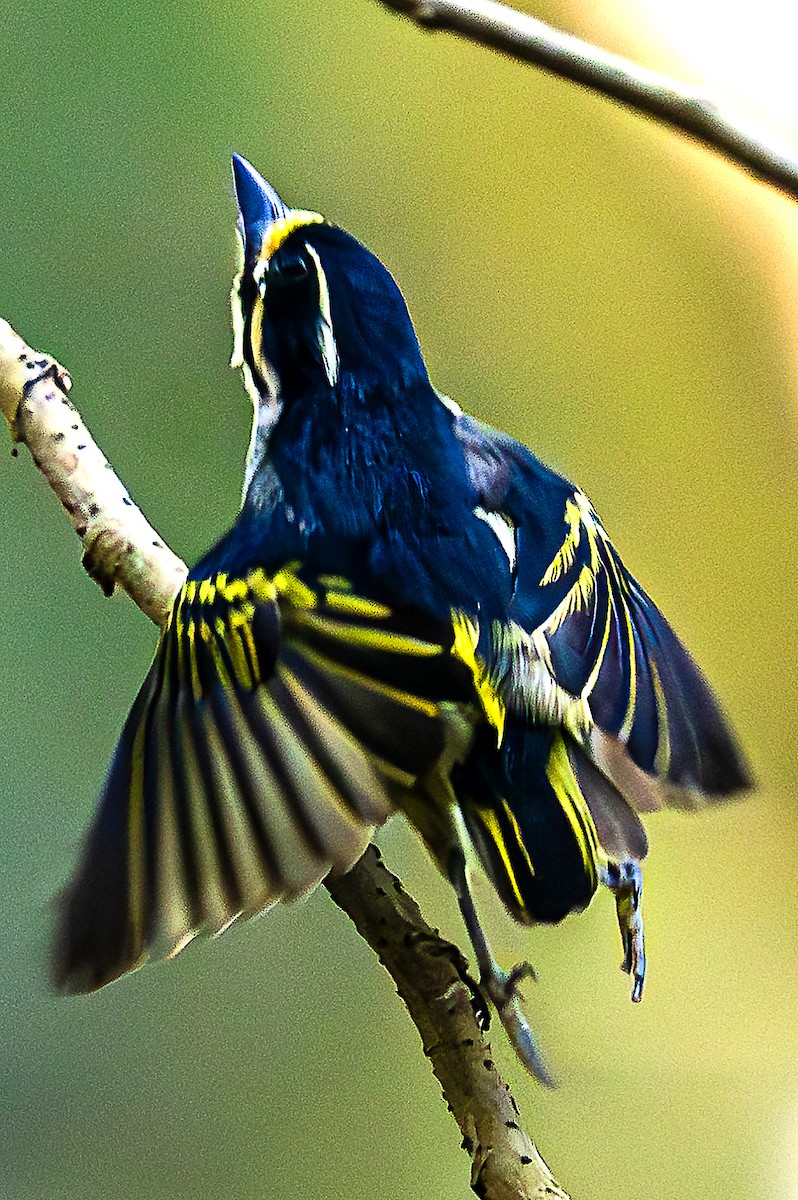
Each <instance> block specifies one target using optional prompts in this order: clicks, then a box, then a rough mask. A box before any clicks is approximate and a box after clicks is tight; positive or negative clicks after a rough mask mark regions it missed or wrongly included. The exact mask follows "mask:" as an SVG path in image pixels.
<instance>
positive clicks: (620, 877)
mask: <svg viewBox="0 0 798 1200" xmlns="http://www.w3.org/2000/svg"><path fill="white" fill-rule="evenodd" d="M601 882H602V883H603V884H604V886H605V887H606V888H609V890H610V891H611V892H612V893H613V895H614V896H615V909H616V912H617V915H618V927H619V929H620V931H621V942H622V943H623V962H622V963H621V970H622V971H625V972H626V974H627V975H631V977H632V1000H633V1002H634V1003H635V1004H637V1003H638V1002H639V1001H640V1000H642V998H643V984H644V983H645V978H646V947H645V940H644V937H643V914H642V911H641V907H640V901H641V898H642V894H643V873H642V871H641V870H640V864H639V863H638V862H636V861H635V860H634V859H627V860H626V861H625V862H620V863H618V862H608V863H607V865H606V866H605V867H603V868H602V870H601Z"/></svg>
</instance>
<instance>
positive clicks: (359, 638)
mask: <svg viewBox="0 0 798 1200" xmlns="http://www.w3.org/2000/svg"><path fill="white" fill-rule="evenodd" d="M291 623H292V624H298V625H304V626H305V627H306V628H308V629H316V630H318V632H319V633H323V634H325V635H326V636H327V637H330V638H334V639H336V640H337V641H340V642H348V643H349V644H350V645H353V646H366V647H368V648H369V649H370V650H387V651H390V652H391V653H394V654H412V655H417V656H419V657H422V658H423V657H427V658H431V657H433V656H434V655H436V654H440V652H441V648H440V646H439V645H438V644H437V643H435V642H424V641H422V640H421V639H420V638H414V637H408V636H406V635H404V634H400V633H391V632H389V631H387V630H382V629H368V628H364V627H363V626H359V625H347V624H344V623H343V622H341V621H336V620H335V619H334V618H331V617H323V616H321V614H319V613H311V612H303V611H300V612H296V613H292V616H291Z"/></svg>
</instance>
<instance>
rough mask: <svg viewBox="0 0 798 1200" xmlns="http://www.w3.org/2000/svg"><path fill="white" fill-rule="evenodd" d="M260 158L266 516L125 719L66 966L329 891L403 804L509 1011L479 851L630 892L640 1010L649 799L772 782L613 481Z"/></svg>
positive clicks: (556, 884) (194, 592)
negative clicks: (734, 729) (523, 434)
mask: <svg viewBox="0 0 798 1200" xmlns="http://www.w3.org/2000/svg"><path fill="white" fill-rule="evenodd" d="M234 173H235V180H236V189H237V194H238V198H239V204H240V207H241V214H240V219H239V231H240V233H241V236H242V244H243V255H242V258H243V262H242V269H241V273H240V274H239V276H238V277H237V279H236V282H235V285H234V292H233V314H234V326H235V335H236V348H235V354H234V361H235V362H236V363H237V365H239V366H240V367H241V368H242V372H243V377H244V383H245V386H246V388H247V391H248V393H249V395H250V397H251V399H252V401H253V413H254V419H253V432H252V441H251V444H250V449H249V454H248V459H247V466H246V477H245V487H244V497H243V503H242V508H241V512H240V515H239V517H238V519H237V520H236V522H235V524H234V526H233V528H232V529H231V530H230V531H229V532H228V533H227V534H226V535H225V536H224V537H223V538H222V539H221V540H220V541H219V542H218V543H217V544H216V545H215V546H214V547H213V548H212V549H211V550H210V551H209V552H208V554H207V555H205V556H204V557H203V558H202V560H201V561H200V562H199V563H197V565H196V566H195V567H194V568H193V569H192V570H191V572H190V575H189V579H188V582H187V583H186V585H185V587H184V588H183V590H182V592H181V593H180V595H179V596H178V598H177V600H176V602H175V607H174V610H173V612H172V614H171V616H170V619H169V623H168V625H167V627H166V628H165V629H164V631H163V635H162V638H161V643H160V646H159V649H158V653H157V655H156V658H155V662H154V664H153V667H152V669H151V671H150V674H149V675H148V677H147V680H146V681H145V683H144V685H143V688H142V691H141V694H140V696H139V699H138V700H137V702H136V705H135V706H134V709H133V711H132V713H131V716H130V718H129V720H128V723H127V725H126V727H125V730H124V732H123V734H122V739H121V741H120V747H119V750H118V751H117V755H116V757H115V759H114V762H113V763H112V766H111V769H110V772H109V777H108V781H107V784H106V788H105V792H104V795H103V799H102V803H101V808H100V813H99V815H98V818H97V821H96V824H95V826H94V829H93V831H92V833H91V835H90V837H89V840H88V842H87V846H86V850H85V853H84V859H83V862H82V864H81V866H80V868H79V870H78V873H77V875H76V877H75V880H74V882H73V884H72V885H71V887H70V889H69V891H68V892H67V894H66V896H65V900H64V905H63V909H62V920H61V924H60V927H59V932H58V940H57V955H56V977H57V979H58V982H59V984H60V985H61V986H63V987H66V988H70V989H73V990H91V989H92V988H95V987H99V986H101V985H102V984H104V983H106V982H108V981H109V980H111V979H113V978H115V977H116V976H118V975H120V974H122V973H123V972H125V971H126V970H129V969H131V968H132V967H134V966H135V965H137V964H138V963H139V962H140V961H143V959H144V958H145V957H146V956H147V955H150V954H159V953H160V954H164V953H166V954H169V953H174V952H176V951H177V950H178V949H180V948H181V947H182V946H183V945H184V944H185V943H186V942H187V941H188V940H190V939H191V938H192V937H193V936H195V935H196V934H197V933H200V932H213V931H219V930H221V929H222V928H225V927H226V926H227V925H228V924H229V923H230V922H231V921H233V920H235V919H236V918H237V917H239V916H247V915H249V914H251V913H253V912H257V911H259V910H260V909H262V908H264V907H265V906H267V905H268V904H270V903H273V902H274V901H276V900H278V899H281V898H286V899H287V898H291V897H293V896H296V895H299V894H302V893H303V892H305V891H307V890H309V889H310V888H312V887H313V886H315V884H317V883H318V882H319V881H320V880H321V879H323V878H324V876H325V875H326V874H327V873H328V872H329V871H330V870H331V869H333V868H334V869H338V870H343V869H346V868H347V867H348V866H350V865H351V864H352V863H353V862H354V861H355V859H356V858H357V857H358V855H359V854H360V853H361V851H362V849H363V847H364V846H365V844H366V843H367V841H368V839H369V837H370V836H371V833H372V831H373V829H374V827H375V826H376V825H378V824H380V823H381V822H382V821H384V820H385V819H386V818H387V816H388V815H389V814H390V813H391V811H392V810H394V809H395V808H397V807H399V808H401V809H403V810H404V812H405V813H406V814H407V815H408V817H409V818H410V819H411V821H412V822H413V824H414V825H415V826H416V828H417V829H418V831H419V832H420V834H421V835H422V837H423V838H424V840H425V842H426V844H427V845H428V847H429V849H430V851H431V853H432V854H433V856H434V857H435V859H436V861H437V862H438V864H439V866H440V867H441V869H442V870H443V871H444V872H445V873H446V874H447V875H449V877H450V878H451V880H452V882H453V883H454V885H455V887H456V889H457V892H458V898H459V900H460V904H461V908H462V910H463V913H464V916H465V918H466V921H467V923H468V926H469V932H470V933H471V935H472V939H473V941H474V945H475V949H476V952H477V956H478V959H479V965H480V969H481V972H482V977H483V982H484V983H485V986H486V989H487V991H488V994H489V996H490V997H491V999H493V1000H494V1002H495V1003H496V1005H497V1007H498V1009H499V1010H500V1012H502V1013H505V1012H506V1011H507V1009H508V1007H512V1006H513V1005H516V1004H517V998H516V996H515V985H514V977H513V976H506V975H504V973H503V972H501V970H500V969H499V968H498V967H497V966H496V964H495V962H494V961H493V959H492V957H491V955H490V952H489V949H488V948H487V944H486V942H485V939H484V935H483V934H482V932H481V930H480V928H479V925H478V922H477V918H476V914H475V912H474V908H473V901H472V899H471V895H470V891H469V887H468V875H467V871H466V867H465V860H466V855H467V853H469V852H470V851H471V849H473V850H475V851H476V854H477V856H478V857H479V858H480V859H481V861H482V864H483V867H484V868H485V870H486V871H487V873H488V875H489V876H490V878H491V879H492V880H493V882H494V884H495V886H496V889H497V891H498V893H499V895H500V896H501V897H502V899H503V900H504V902H505V904H506V905H507V907H508V909H509V910H510V912H511V913H512V914H513V915H514V916H515V917H516V918H518V919H519V920H522V921H525V922H535V921H557V920H560V919H561V918H562V917H564V916H565V915H566V914H567V913H568V912H571V911H575V910H578V909H580V908H583V907H584V906H585V905H586V904H587V903H588V902H589V900H590V898H591V896H592V895H593V892H594V891H595V889H596V887H597V885H598V883H599V882H606V883H607V884H608V885H609V886H611V887H612V889H613V890H614V891H615V893H616V898H617V900H618V912H619V919H620V921H621V926H622V931H623V934H624V944H625V947H626V968H627V969H628V970H629V971H631V972H632V973H633V974H634V975H635V978H636V983H635V998H639V995H640V991H641V989H642V975H643V967H644V958H643V948H642V932H641V926H640V922H639V910H638V901H639V866H638V864H639V860H640V859H641V858H642V857H643V856H644V855H645V852H646V837H645V833H644V831H643V828H642V825H641V823H640V820H639V817H638V813H640V812H646V811H650V810H652V809H655V808H658V807H661V806H662V805H664V804H676V805H681V806H690V805H694V804H698V803H703V802H706V801H708V800H712V799H714V798H720V797H723V796H725V795H728V794H730V793H732V792H734V791H736V790H739V789H740V788H743V787H745V786H747V783H748V777H747V771H746V768H745V765H744V762H743V760H742V757H741V755H740V752H739V750H738V748H737V746H736V743H735V741H734V738H733V736H732V735H731V733H730V732H729V729H728V726H727V725H726V723H725V720H724V718H723V717H722V715H721V713H720V711H719V708H718V706H717V703H716V701H715V700H714V698H713V696H712V694H711V692H710V690H709V688H708V686H707V684H706V682H705V681H704V679H703V677H702V676H701V674H700V672H699V671H698V668H697V667H696V666H695V664H694V663H693V662H692V660H691V659H690V657H689V655H688V654H687V652H686V650H685V649H684V647H683V646H682V645H681V643H680V642H679V641H678V639H677V638H676V636H675V634H674V633H673V632H672V630H671V629H670V628H669V626H668V625H667V623H666V621H665V619H664V618H663V617H662V615H661V613H660V612H659V610H658V609H657V608H656V606H655V605H654V603H653V602H652V601H651V599H650V598H649V597H648V596H647V595H646V593H645V592H644V591H643V590H642V589H641V588H640V586H639V585H638V584H637V582H636V581H635V580H634V579H633V578H632V576H631V575H630V574H629V572H628V571H627V570H626V568H625V567H624V565H623V563H622V562H621V560H620V558H619V556H618V554H617V551H616V550H615V549H614V547H613V546H612V544H611V542H610V541H609V538H608V536H607V534H606V532H605V530H604V529H603V527H602V525H601V523H600V521H599V519H598V516H597V515H596V513H595V511H594V509H593V508H592V505H591V504H590V502H589V501H588V500H587V498H586V497H585V496H584V494H583V493H582V492H581V491H580V490H579V489H578V488H576V487H574V485H573V484H571V483H569V482H568V481H567V480H565V479H563V478H561V477H560V476H558V475H556V474H555V473H554V472H552V471H551V470H549V468H547V467H545V466H544V465H543V464H542V463H540V462H539V461H538V460H537V459H536V458H535V457H534V455H532V454H531V453H530V452H529V451H528V450H527V449H526V448H525V447H523V446H521V445H520V444H519V443H518V442H516V441H514V440H513V439H512V438H510V437H508V436H507V435H505V434H501V433H498V432H496V431H495V430H491V429H488V428H487V427H485V426H482V425H480V424H479V423H478V422H476V421H474V420H473V419H471V418H470V417H467V416H465V415H464V414H463V413H461V412H460V410H459V409H458V407H457V406H456V405H455V404H454V403H453V402H452V401H450V400H448V399H447V398H446V397H444V396H442V395H441V394H440V393H438V392H437V391H436V390H435V389H434V388H433V386H432V385H431V383H430V381H429V378H428V376H427V371H426V367H425V365H424V361H423V358H422V355H421V350H420V348H419V344H418V340H417V338H416V334H415V331H414V329H413V326H412V322H411V320H410V317H409V314H408V312H407V308H406V306H405V302H404V299H403V297H402V295H401V292H400V291H399V288H398V287H397V285H396V283H395V282H394V280H393V278H392V277H391V275H390V274H389V272H388V271H387V270H386V268H385V267H384V266H383V265H382V263H380V262H379V260H378V259H377V258H376V257H375V256H374V255H373V254H371V253H370V251H368V250H367V249H366V248H365V247H364V246H363V245H362V244H361V243H360V242H358V241H357V240H356V239H355V238H353V237H352V236H351V235H349V234H348V233H345V232H344V231H343V230H341V229H338V228H336V227H335V226H332V225H329V224H328V223H326V222H324V221H323V220H322V218H321V217H320V216H318V214H315V213H309V212H303V211H296V210H292V209H288V208H287V207H286V206H285V205H284V204H283V202H282V201H281V200H280V198H279V196H277V193H276V192H275V191H274V189H273V188H271V187H270V185H268V184H266V183H265V181H263V180H261V179H260V176H258V174H257V172H255V171H254V169H253V168H252V167H251V166H250V165H249V164H248V163H246V162H245V161H244V160H243V159H240V158H238V157H236V159H235V160H234ZM99 889H103V890H104V895H105V899H106V907H105V909H103V910H102V911H100V910H101V904H100V900H99V895H98V890H99ZM526 1059H527V1062H528V1064H529V1065H531V1066H533V1067H535V1066H536V1063H535V1061H534V1056H530V1054H529V1053H528V1052H526Z"/></svg>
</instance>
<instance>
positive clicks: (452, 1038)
mask: <svg viewBox="0 0 798 1200" xmlns="http://www.w3.org/2000/svg"><path fill="white" fill-rule="evenodd" d="M70 388H71V379H70V377H69V375H68V374H67V372H66V371H65V370H64V368H63V367H61V366H60V365H59V364H58V363H57V362H56V361H55V359H53V358H51V357H49V356H48V355H46V354H40V353H38V352H36V351H34V350H32V349H31V348H30V346H28V345H26V343H25V342H24V341H23V340H22V339H21V338H20V337H19V336H18V334H16V333H15V332H14V330H13V329H12V328H11V326H10V325H9V324H8V322H6V321H3V320H2V319H0V410H1V411H2V413H3V416H4V417H5V419H6V422H7V424H8V427H9V429H10V431H11V436H12V438H13V439H14V440H15V441H17V442H24V443H26V444H27V446H28V447H29V449H30V451H31V454H32V455H33V459H34V462H35V463H36V465H37V466H38V468H39V470H40V471H41V472H42V474H43V475H44V476H45V478H46V479H47V481H48V483H50V485H51V487H52V488H53V490H54V491H55V493H56V495H57V496H58V498H59V500H60V501H61V503H62V505H63V506H64V509H65V510H66V513H67V515H68V517H69V519H70V522H71V524H72V526H73V528H74V529H75V531H76V533H77V534H78V536H79V537H81V538H82V539H83V542H84V546H85V551H84V565H85V566H86V568H87V570H88V571H89V574H90V575H92V577H93V578H94V579H95V580H96V581H97V582H98V583H99V585H100V586H101V587H102V588H103V591H105V592H106V594H109V595H110V593H111V592H112V591H113V589H114V586H115V585H119V586H120V587H121V588H123V589H124V591H126V592H127V594H128V595H129V596H130V597H131V599H132V600H133V601H134V602H135V603H136V604H137V605H138V606H139V608H140V609H141V610H142V612H144V613H145V614H146V615H147V616H148V617H149V618H150V619H151V620H153V621H155V623H156V624H159V625H161V624H163V622H164V619H165V616H166V614H167V613H168V611H169V609H170V607H171V604H172V601H173V599H174V597H175V595H176V594H177V592H178V590H179V589H180V587H181V585H182V583H183V580H184V579H185V576H186V566H185V563H183V562H182V561H181V559H179V558H178V557H177V556H176V555H175V554H174V553H173V552H172V551H171V550H170V549H169V548H168V546H166V545H165V543H164V542H163V541H162V539H161V538H159V537H158V534H157V533H156V532H155V530H154V529H153V528H152V526H151V525H150V524H149V523H148V522H147V521H146V519H145V518H144V516H143V514H142V513H141V511H140V510H139V509H138V508H137V507H136V506H135V505H134V504H133V503H132V501H131V500H130V497H129V495H128V493H127V492H126V490H125V488H124V486H123V485H122V483H121V481H120V480H119V478H118V477H117V476H116V475H115V474H114V472H113V470H112V469H111V467H110V464H109V463H108V462H107V460H106V459H105V457H104V456H103V455H102V453H101V452H100V450H99V449H98V447H97V445H96V443H95V442H94V441H93V439H92V438H91V436H90V434H89V433H88V431H87V430H86V427H85V425H84V424H83V421H82V420H81V418H80V415H79V414H78V412H77V410H76V409H75V408H74V406H73V405H72V403H71V401H70V400H69V398H68V396H67V392H68V391H69V390H70ZM327 887H328V889H329V891H330V894H331V895H332V897H333V899H334V900H335V902H336V904H338V905H339V907H340V908H342V909H343V910H344V912H346V913H347V915H348V916H349V917H350V918H351V920H352V921H353V922H354V924H355V926H356V928H357V930H358V932H359V933H360V934H361V936H362V937H363V938H364V939H365V940H366V941H367V942H368V943H369V945H370V946H371V947H372V949H373V950H374V952H375V953H376V954H377V956H378V958H379V959H380V961H381V962H382V964H383V965H384V966H385V968H386V969H387V971H388V972H389V973H390V975H391V976H392V978H393V980H394V983H395V984H396V988H397V991H398V992H399V995H400V996H401V997H402V999H403V1000H404V1002H405V1004H406V1006H407V1009H408V1012H409V1013H410V1016H411V1018H412V1020H413V1022H414V1023H415V1025H416V1027H417V1028H418V1031H419V1034H420V1035H421V1039H422V1042H423V1046H424V1052H425V1054H426V1055H427V1056H428V1057H429V1059H430V1061H431V1063H432V1068H433V1070H434V1072H435V1074H436V1076H437V1077H438V1080H439V1081H440V1084H441V1087H442V1089H443V1094H444V1097H445V1099H446V1101H447V1103H448V1105H449V1108H450V1110H451V1112H452V1115H453V1116H454V1118H455V1120H456V1121H457V1124H458V1126H459V1127H460V1130H461V1132H462V1135H463V1148H464V1149H465V1150H466V1151H467V1152H468V1154H469V1155H470V1157H471V1160H472V1168H471V1186H472V1188H473V1189H474V1191H475V1192H476V1194H477V1195H478V1196H480V1197H482V1198H483V1200H544V1198H545V1197H548V1198H549V1200H552V1198H553V1200H568V1197H567V1195H566V1193H565V1192H564V1191H562V1190H561V1189H560V1188H559V1187H558V1186H557V1185H556V1184H555V1182H554V1180H553V1179H552V1176H551V1174H550V1172H549V1170H548V1168H547V1166H546V1164H545V1163H544V1161H543V1159H542V1158H541V1157H540V1155H539V1154H538V1152H537V1150H536V1149H535V1146H534V1144H533V1142H532V1141H531V1139H530V1138H529V1137H528V1135H527V1134H526V1133H524V1131H523V1130H522V1129H521V1127H520V1119H519V1115H518V1107H517V1105H516V1103H515V1100H514V1099H513V1097H512V1095H511V1093H510V1089H509V1085H508V1084H505V1083H504V1082H503V1081H502V1078H501V1076H500V1075H499V1072H498V1071H497V1070H496V1067H495V1065H494V1063H493V1059H492V1055H491V1050H490V1046H489V1045H488V1044H487V1043H486V1042H485V1039H484V1035H483V1030H482V1027H481V1025H480V1023H479V1021H478V1019H477V1016H476V1014H475V1005H474V997H473V993H472V983H471V980H470V979H469V976H468V969H467V964H466V961H465V959H464V958H463V956H462V954H461V953H460V951H459V950H458V949H457V947H456V946H453V945H452V943H451V942H447V941H445V940H444V939H443V938H441V936H440V935H439V934H438V933H437V932H436V931H435V930H433V929H431V928H430V926H429V925H427V923H426V921H425V920H424V918H423V917H422V915H421V912H420V910H419V908H418V905H417V904H416V903H415V901H414V900H413V899H412V898H411V897H410V896H409V895H408V894H407V892H405V891H404V889H403V888H402V886H401V884H400V883H399V880H398V879H396V877H395V876H393V875H391V874H390V872H389V871H388V870H387V869H386V868H385V866H384V865H383V863H382V861H381V860H380V856H379V853H378V851H377V850H376V849H375V848H374V847H369V848H368V849H367V851H366V853H365V854H364V855H363V857H362V858H361V859H360V861H359V862H358V863H356V864H355V866H354V867H353V868H352V870H351V871H349V872H348V873H347V874H346V875H342V876H338V877H336V878H330V879H328V881H327Z"/></svg>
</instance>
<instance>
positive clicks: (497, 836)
mask: <svg viewBox="0 0 798 1200" xmlns="http://www.w3.org/2000/svg"><path fill="white" fill-rule="evenodd" d="M503 804H504V808H505V810H506V811H507V812H509V809H508V808H507V804H506V802H504V801H503ZM477 813H478V815H479V819H480V821H481V823H482V825H483V826H484V828H485V831H486V832H487V834H488V836H489V837H490V840H491V841H492V842H493V844H494V846H495V847H496V849H497V850H498V851H499V857H500V858H501V860H502V866H503V867H504V873H505V875H506V876H507V879H508V880H509V883H510V887H511V888H512V889H513V895H514V896H515V898H516V900H517V901H518V907H519V908H520V909H521V910H522V911H526V905H525V904H524V897H523V896H522V895H521V889H520V888H519V886H518V880H517V879H516V877H515V871H514V870H513V864H512V863H511V862H510V855H509V854H508V853H507V845H506V843H505V840H504V835H503V834H502V830H501V825H500V824H499V818H498V817H497V816H496V813H495V812H494V811H493V809H491V808H478V809H477ZM510 815H511V816H512V814H510ZM513 824H514V825H515V822H514V821H513ZM515 828H516V830H517V829H518V826H517V825H515ZM518 844H519V845H520V846H521V847H522V848H523V843H522V842H521V839H520V838H519V839H518ZM528 859H529V855H527V860H528ZM530 866H531V864H530Z"/></svg>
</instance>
